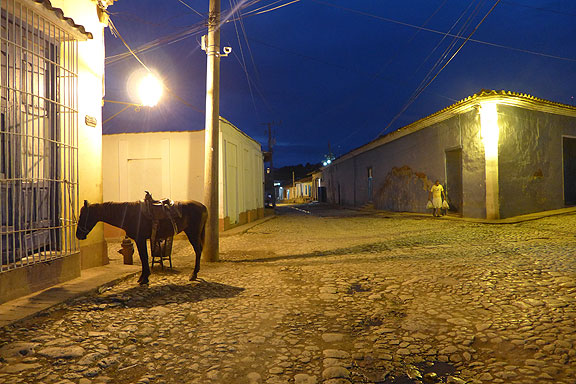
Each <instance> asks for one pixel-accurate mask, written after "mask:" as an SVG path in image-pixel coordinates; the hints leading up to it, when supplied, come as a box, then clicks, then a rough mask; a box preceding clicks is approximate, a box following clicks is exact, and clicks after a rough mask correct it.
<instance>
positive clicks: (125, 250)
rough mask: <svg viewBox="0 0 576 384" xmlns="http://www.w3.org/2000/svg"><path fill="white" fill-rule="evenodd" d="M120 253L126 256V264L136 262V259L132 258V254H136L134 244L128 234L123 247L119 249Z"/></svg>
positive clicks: (123, 241)
mask: <svg viewBox="0 0 576 384" xmlns="http://www.w3.org/2000/svg"><path fill="white" fill-rule="evenodd" d="M118 253H119V254H121V255H122V256H124V264H129V265H132V264H134V260H133V259H132V255H134V245H132V240H130V238H129V237H128V236H125V237H124V240H122V249H120V250H118Z"/></svg>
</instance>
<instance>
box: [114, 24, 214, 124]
mask: <svg viewBox="0 0 576 384" xmlns="http://www.w3.org/2000/svg"><path fill="white" fill-rule="evenodd" d="M108 22H109V25H110V31H112V33H113V35H114V36H116V37H117V38H119V39H120V40H121V41H122V43H123V44H124V45H125V46H126V49H128V52H130V54H131V55H132V56H134V58H135V59H136V60H138V62H139V63H140V64H141V65H142V66H143V67H144V68H145V69H146V70H147V71H148V72H149V73H152V71H151V70H150V68H148V66H147V65H146V64H144V62H143V61H142V60H140V58H139V57H138V55H137V54H136V53H135V52H134V51H133V50H132V48H130V46H129V45H128V43H127V42H126V40H124V38H123V37H122V35H121V34H120V32H119V31H118V29H117V28H116V26H115V25H114V23H113V22H112V19H109V20H108ZM163 87H164V89H166V91H167V92H168V93H169V94H170V95H172V96H173V97H174V98H176V100H178V101H180V102H181V103H182V104H184V105H185V106H187V107H189V108H190V109H192V110H194V111H196V112H200V113H205V112H204V110H202V109H199V108H197V107H195V106H193V105H192V104H190V103H188V102H186V101H185V100H184V99H182V98H181V97H180V96H178V95H176V94H175V93H174V92H173V91H172V90H171V89H170V88H168V86H166V85H165V84H163Z"/></svg>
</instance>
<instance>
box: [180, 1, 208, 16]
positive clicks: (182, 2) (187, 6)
mask: <svg viewBox="0 0 576 384" xmlns="http://www.w3.org/2000/svg"><path fill="white" fill-rule="evenodd" d="M178 1H179V2H180V3H181V4H183V5H184V6H186V8H188V9H191V10H192V11H194V13H196V14H197V15H198V16H200V17H202V18H204V15H203V14H201V13H200V12H198V11H197V10H195V9H194V8H192V7H191V6H190V5H188V4H186V3H185V2H184V1H183V0H178Z"/></svg>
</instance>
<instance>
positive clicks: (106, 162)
mask: <svg viewBox="0 0 576 384" xmlns="http://www.w3.org/2000/svg"><path fill="white" fill-rule="evenodd" d="M204 145H205V143H204V131H203V130H202V131H185V132H149V133H121V134H112V135H104V137H103V153H104V157H103V168H104V200H105V201H135V200H141V199H143V198H144V191H150V193H152V195H153V196H154V197H155V198H164V197H169V198H171V199H172V200H196V201H203V200H204ZM219 164H220V168H219V190H220V204H219V206H220V214H219V219H220V229H222V230H226V229H228V228H231V227H233V226H236V225H240V224H245V223H247V222H250V221H254V220H256V219H258V218H262V217H263V216H264V169H263V165H264V162H263V155H262V151H261V147H260V144H259V143H258V142H256V141H255V140H253V139H252V138H250V137H249V136H247V135H246V134H244V133H243V132H242V131H240V130H239V129H238V128H236V127H235V126H234V125H232V124H231V123H230V122H229V121H227V120H225V119H222V118H221V119H220V162H219ZM120 235H122V232H121V230H118V229H114V228H112V227H110V226H106V236H107V237H118V236H120Z"/></svg>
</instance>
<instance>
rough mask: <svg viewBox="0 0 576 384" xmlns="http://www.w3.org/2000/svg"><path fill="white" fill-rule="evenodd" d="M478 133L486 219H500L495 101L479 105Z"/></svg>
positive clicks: (497, 134) (497, 127)
mask: <svg viewBox="0 0 576 384" xmlns="http://www.w3.org/2000/svg"><path fill="white" fill-rule="evenodd" d="M480 132H481V135H482V142H483V143H484V156H485V162H486V218H487V219H499V218H500V193H499V187H498V139H499V136H500V127H499V126H498V108H497V104H496V102H495V101H487V102H486V101H485V102H482V103H481V104H480Z"/></svg>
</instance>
